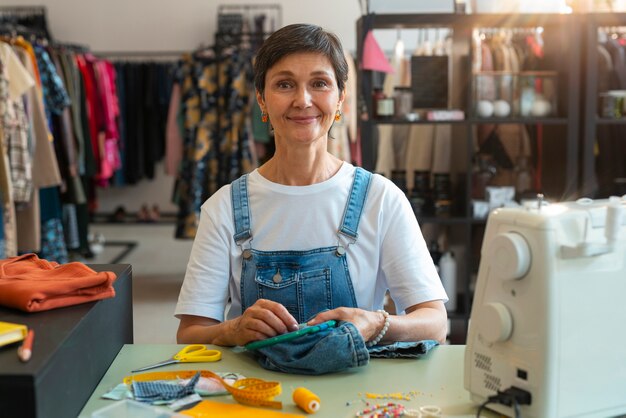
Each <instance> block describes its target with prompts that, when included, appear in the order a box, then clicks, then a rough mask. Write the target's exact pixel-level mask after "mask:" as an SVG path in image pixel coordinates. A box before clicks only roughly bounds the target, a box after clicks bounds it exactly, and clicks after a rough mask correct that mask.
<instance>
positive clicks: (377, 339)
mask: <svg viewBox="0 0 626 418" xmlns="http://www.w3.org/2000/svg"><path fill="white" fill-rule="evenodd" d="M376 312H380V313H381V314H383V316H384V317H385V324H384V325H383V329H382V330H380V332H379V333H378V335H377V336H376V337H375V338H374V339H373V340H370V341H368V342H367V343H365V345H366V346H367V347H373V346H375V345H376V344H378V343H379V342H380V340H382V339H383V337H384V336H385V334H386V333H387V330H388V329H389V312H387V311H385V310H383V309H379V310H377V311H376Z"/></svg>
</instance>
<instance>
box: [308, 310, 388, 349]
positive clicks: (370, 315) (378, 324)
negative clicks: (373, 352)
mask: <svg viewBox="0 0 626 418" xmlns="http://www.w3.org/2000/svg"><path fill="white" fill-rule="evenodd" d="M331 319H334V320H337V321H347V322H351V323H352V324H353V325H354V326H355V327H356V329H358V330H359V332H360V333H361V336H362V337H363V340H365V341H370V340H371V339H373V338H375V337H376V336H377V335H378V333H379V332H380V330H381V329H382V328H383V326H384V325H385V317H384V316H383V314H382V313H380V312H372V311H366V310H364V309H359V308H335V309H331V310H329V311H324V312H320V313H319V314H317V315H316V316H315V318H313V319H311V320H310V321H309V322H307V325H317V324H320V323H322V322H325V321H328V320H331Z"/></svg>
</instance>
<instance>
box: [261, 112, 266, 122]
mask: <svg viewBox="0 0 626 418" xmlns="http://www.w3.org/2000/svg"><path fill="white" fill-rule="evenodd" d="M261 122H263V123H267V113H265V112H263V113H261Z"/></svg>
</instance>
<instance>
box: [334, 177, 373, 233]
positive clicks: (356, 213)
mask: <svg viewBox="0 0 626 418" xmlns="http://www.w3.org/2000/svg"><path fill="white" fill-rule="evenodd" d="M371 179H372V173H370V172H369V171H367V170H364V169H363V168H361V167H357V168H356V170H355V172H354V180H353V181H352V188H351V189H350V196H349V198H348V203H347V204H346V208H345V210H344V213H343V219H342V221H341V226H340V227H339V231H338V232H339V233H340V234H343V235H345V236H347V237H348V238H351V239H352V240H353V241H356V239H357V237H358V236H359V234H358V233H357V231H358V229H359V221H360V220H361V214H362V213H363V207H364V206H365V199H366V198H367V192H368V190H369V186H370V183H371Z"/></svg>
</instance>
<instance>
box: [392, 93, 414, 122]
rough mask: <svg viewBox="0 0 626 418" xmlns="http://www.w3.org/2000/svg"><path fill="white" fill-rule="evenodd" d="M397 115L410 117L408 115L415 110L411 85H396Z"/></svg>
mask: <svg viewBox="0 0 626 418" xmlns="http://www.w3.org/2000/svg"><path fill="white" fill-rule="evenodd" d="M393 98H394V101H395V103H394V106H395V117H396V118H398V119H408V115H409V114H410V113H411V112H412V111H413V93H412V92H411V88H410V87H396V88H394V91H393Z"/></svg>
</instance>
